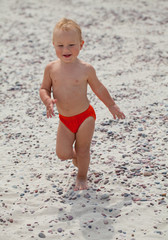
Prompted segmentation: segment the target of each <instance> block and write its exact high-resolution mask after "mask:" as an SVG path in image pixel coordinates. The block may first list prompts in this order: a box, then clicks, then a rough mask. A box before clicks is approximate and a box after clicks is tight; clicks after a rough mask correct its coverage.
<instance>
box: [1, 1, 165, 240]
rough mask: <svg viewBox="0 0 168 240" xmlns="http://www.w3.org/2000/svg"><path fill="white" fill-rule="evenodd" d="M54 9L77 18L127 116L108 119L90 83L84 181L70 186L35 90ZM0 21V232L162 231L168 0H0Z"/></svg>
mask: <svg viewBox="0 0 168 240" xmlns="http://www.w3.org/2000/svg"><path fill="white" fill-rule="evenodd" d="M62 17H69V18H73V19H74V20H76V21H77V22H78V23H79V24H80V25H81V27H82V30H83V35H84V40H85V45H84V49H83V50H82V52H81V54H80V58H82V59H83V60H85V61H87V62H90V63H91V64H92V65H93V66H94V67H95V68H96V70H97V75H98V77H99V78H100V80H101V81H102V82H103V83H104V84H105V85H106V86H107V88H108V89H109V91H110V93H111V94H112V96H113V97H114V98H115V100H116V102H117V103H118V105H119V106H120V107H121V109H122V110H123V111H124V113H125V114H126V116H127V118H126V120H124V121H113V120H112V116H111V115H110V113H109V112H108V110H107V108H106V107H105V106H104V105H103V104H102V103H101V102H100V101H99V100H98V99H97V97H96V96H94V95H93V93H91V91H90V90H89V93H88V97H89V99H90V100H91V104H92V105H93V106H94V107H95V110H96V113H97V122H96V129H95V135H94V138H93V143H92V160H91V165H90V170H89V185H90V189H89V190H87V191H80V192H76V193H75V192H73V191H72V185H73V184H74V182H75V174H76V170H75V169H74V167H73V165H72V163H71V161H67V162H60V161H59V160H58V158H57V157H56V155H55V140H56V131H57V124H58V115H57V116H56V117H55V118H53V119H50V120H48V119H47V118H46V116H45V107H44V105H43V104H42V102H41V101H40V98H39V93H38V90H39V87H40V84H41V81H42V76H43V71H44V67H45V66H46V64H47V63H48V62H49V61H52V60H54V59H55V53H54V49H53V47H52V43H51V35H52V30H53V27H54V25H55V23H56V22H57V21H58V20H59V19H60V18H62ZM0 27H1V28H0V31H1V32H0V33H1V34H0V38H1V44H0V51H1V55H0V61H1V78H0V91H1V95H0V96H1V99H0V102H1V118H0V123H1V143H0V147H1V149H0V154H1V158H0V183H1V185H0V240H9V239H10V240H18V239H24V240H29V239H35V240H37V239H40V236H41V237H44V236H45V238H46V239H47V240H50V239H53V240H56V239H58V240H59V239H61V240H65V239H78V240H86V239H90V240H97V239H103V240H111V239H116V240H142V239H145V240H154V239H157V240H159V239H161V240H167V239H168V232H167V229H168V201H167V200H168V194H167V192H168V170H167V162H168V161H167V146H166V144H167V138H166V131H167V130H166V121H167V111H168V102H167V97H168V96H167V84H168V81H167V79H168V77H167V73H168V49H167V46H168V1H166V0H151V1H150V0H149V1H143V0H132V1H131V0H121V1H118V0H113V1H110V0H105V1H103V0H98V1H91V0H85V1H84V0H81V1H80V0H76V1H75V0H69V1H68V0H63V1H58V0H55V1H54V0H48V1H45V0H36V1H34V0H31V1H28V0H24V1H22V0H8V1H6V0H1V1H0ZM111 120H112V121H111ZM146 175H147V176H146ZM148 175H149V176H148ZM39 233H43V234H44V235H40V236H39Z"/></svg>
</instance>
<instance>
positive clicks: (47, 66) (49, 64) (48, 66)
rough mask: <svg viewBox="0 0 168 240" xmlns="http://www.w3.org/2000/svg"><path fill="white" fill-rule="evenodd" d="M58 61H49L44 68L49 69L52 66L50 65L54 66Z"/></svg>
mask: <svg viewBox="0 0 168 240" xmlns="http://www.w3.org/2000/svg"><path fill="white" fill-rule="evenodd" d="M58 63H59V60H56V61H52V62H49V63H48V64H47V65H46V68H48V69H50V68H52V67H55V66H57V65H58Z"/></svg>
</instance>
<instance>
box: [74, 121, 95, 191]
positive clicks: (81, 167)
mask: <svg viewBox="0 0 168 240" xmlns="http://www.w3.org/2000/svg"><path fill="white" fill-rule="evenodd" d="M94 126H95V119H94V118H93V117H88V118H87V119H86V120H85V121H84V122H83V123H82V124H81V126H80V127H79V130H78V132H77V133H76V144H75V150H76V157H77V166H78V174H77V179H76V186H75V190H83V189H87V188H88V187H87V172H88V168H89V163H90V144H91V140H92V136H93V133H94Z"/></svg>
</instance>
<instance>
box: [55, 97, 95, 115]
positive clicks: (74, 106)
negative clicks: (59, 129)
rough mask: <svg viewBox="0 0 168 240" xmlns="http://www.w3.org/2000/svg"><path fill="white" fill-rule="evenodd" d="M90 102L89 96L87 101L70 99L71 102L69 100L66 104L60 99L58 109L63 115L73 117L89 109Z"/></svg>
mask: <svg viewBox="0 0 168 240" xmlns="http://www.w3.org/2000/svg"><path fill="white" fill-rule="evenodd" d="M89 104H90V103H89V100H88V99H87V98H86V99H85V101H81V100H80V101H75V102H71V101H69V103H68V102H67V103H64V104H63V103H61V102H59V101H58V102H57V110H58V112H59V113H60V114H61V115H63V116H66V117H71V116H75V115H77V114H79V113H82V112H84V111H85V110H86V109H88V107H89Z"/></svg>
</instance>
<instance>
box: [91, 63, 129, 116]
mask: <svg viewBox="0 0 168 240" xmlns="http://www.w3.org/2000/svg"><path fill="white" fill-rule="evenodd" d="M89 68H90V70H89V77H88V83H89V85H90V87H91V89H92V91H93V92H94V93H95V94H96V96H97V97H98V98H99V99H100V100H101V101H102V102H103V103H104V104H105V105H106V107H107V108H108V109H109V111H110V112H111V114H112V115H113V117H114V119H116V117H118V118H119V119H124V118H125V115H124V113H122V112H121V111H120V109H119V107H118V106H117V105H116V103H115V101H114V100H113V98H112V97H111V96H110V94H109V92H108V90H107V89H106V87H105V86H104V85H103V84H102V83H101V82H100V81H99V79H98V78H97V76H96V72H95V70H94V68H93V67H92V66H90V67H89Z"/></svg>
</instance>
